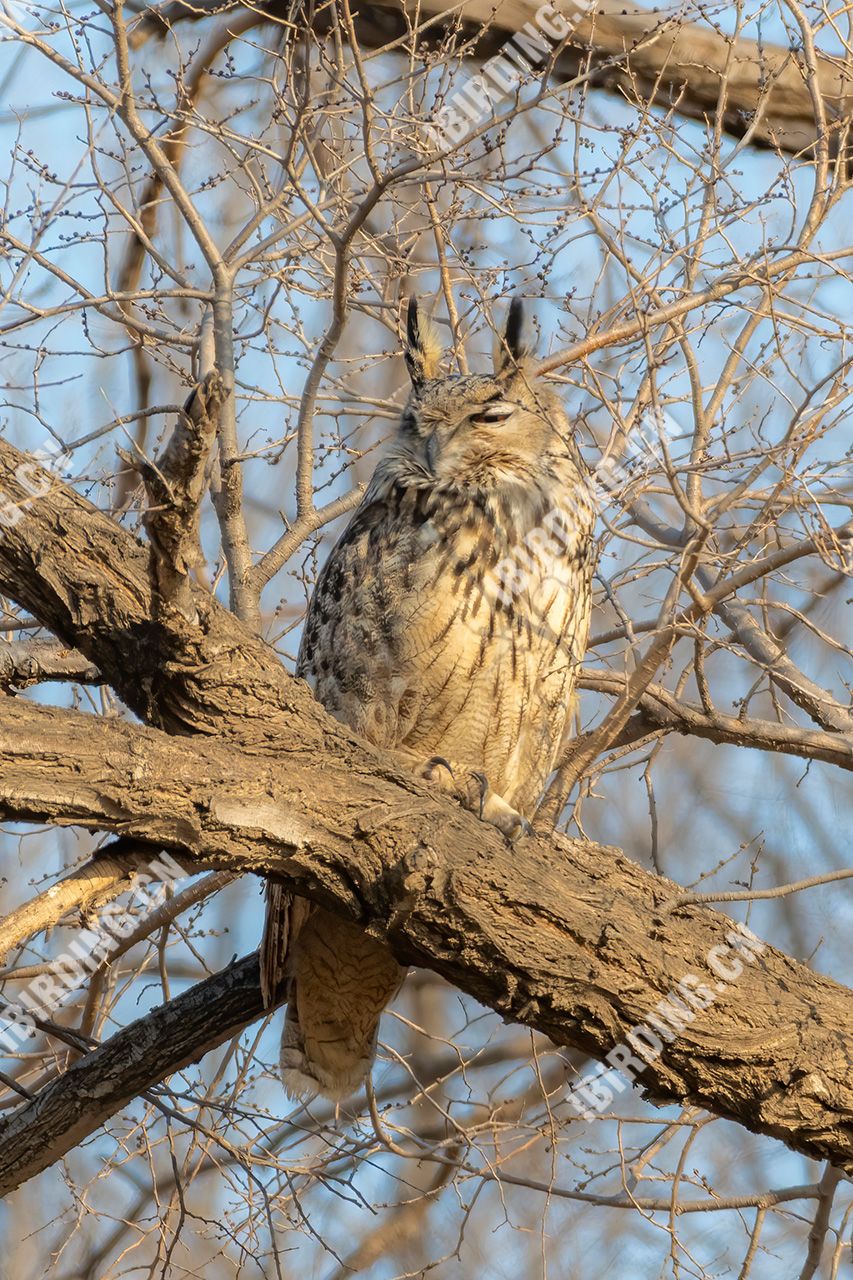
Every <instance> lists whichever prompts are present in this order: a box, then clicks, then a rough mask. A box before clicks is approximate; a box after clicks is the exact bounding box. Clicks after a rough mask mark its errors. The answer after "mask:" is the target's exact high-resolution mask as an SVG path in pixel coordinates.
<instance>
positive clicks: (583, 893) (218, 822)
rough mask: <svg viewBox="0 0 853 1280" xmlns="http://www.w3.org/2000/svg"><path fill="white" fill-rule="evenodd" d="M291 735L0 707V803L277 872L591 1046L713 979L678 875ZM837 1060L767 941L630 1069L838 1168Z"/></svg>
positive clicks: (664, 1091)
mask: <svg viewBox="0 0 853 1280" xmlns="http://www.w3.org/2000/svg"><path fill="white" fill-rule="evenodd" d="M298 732H299V730H298V725H295V724H294V725H293V726H292V727H291V731H290V735H289V738H288V739H287V740H285V741H283V742H281V743H280V744H279V746H278V749H277V750H272V749H270V750H269V751H267V752H264V753H259V752H258V750H257V748H252V749H249V750H241V749H240V748H239V747H238V746H237V745H236V744H235V743H234V742H233V741H231V742H224V743H223V742H219V741H216V740H213V739H210V738H206V737H196V738H193V739H190V740H186V739H185V740H183V741H181V742H177V741H176V740H175V739H174V738H170V737H169V736H167V735H165V734H163V733H161V732H159V731H157V730H153V729H148V728H144V727H139V726H135V725H129V724H125V723H122V722H120V721H115V720H106V719H96V718H94V717H91V716H84V715H82V714H80V713H77V712H71V711H57V710H54V709H52V708H47V707H41V706H35V705H31V704H28V703H26V702H24V701H22V700H19V699H15V700H7V701H6V702H5V703H0V764H2V771H0V815H2V816H3V817H5V818H8V819H14V820H16V821H21V820H25V821H26V820H37V821H50V822H54V823H57V824H69V823H78V824H83V825H86V826H96V827H99V828H102V829H106V830H110V831H114V832H117V833H128V834H131V835H133V836H134V837H135V838H136V839H142V840H147V841H150V842H152V843H153V844H155V845H163V844H166V845H168V846H169V847H171V848H173V849H175V850H176V851H177V852H178V855H179V857H181V858H182V859H183V860H184V862H185V865H188V864H189V863H190V862H191V863H192V864H193V866H194V867H197V868H198V869H201V868H202V867H209V866H213V867H218V868H223V869H227V870H230V871H255V872H262V873H272V874H274V875H278V876H281V877H283V878H286V879H287V880H288V882H289V885H290V887H292V888H293V890H294V891H295V892H297V893H298V894H300V895H301V896H303V897H306V898H310V899H312V900H313V901H315V902H318V903H320V904H321V905H323V906H325V907H327V908H329V909H331V910H333V911H335V912H337V913H338V914H341V915H344V916H346V917H348V918H349V919H354V920H357V921H358V922H359V923H360V924H361V925H362V926H363V927H364V928H365V929H366V930H367V931H368V932H369V933H371V934H372V935H373V936H375V937H377V938H381V939H384V940H387V941H388V942H389V944H390V945H391V947H392V948H393V950H394V952H395V954H396V955H397V957H398V958H399V959H400V960H401V962H403V963H413V964H418V965H422V966H424V967H426V968H430V969H433V970H435V971H436V972H437V973H440V974H442V975H443V976H444V977H445V978H447V979H448V980H449V981H451V982H452V983H454V984H455V985H456V986H458V987H460V988H461V989H462V990H463V991H467V992H468V993H469V994H470V995H472V996H474V997H475V998H476V999H478V1000H480V1001H481V1002H483V1003H484V1004H487V1005H489V1006H491V1007H492V1008H493V1009H495V1010H496V1011H497V1012H498V1013H500V1014H501V1015H502V1016H503V1017H505V1018H507V1019H511V1020H514V1021H518V1022H521V1023H523V1024H524V1025H526V1026H529V1027H532V1028H535V1029H537V1030H539V1031H542V1032H544V1033H545V1034H546V1035H548V1036H550V1037H551V1039H552V1040H553V1041H554V1042H555V1043H556V1044H560V1045H571V1046H573V1047H576V1048H578V1049H581V1050H583V1051H584V1052H586V1053H589V1054H590V1055H591V1056H593V1057H596V1058H598V1059H603V1058H604V1057H605V1055H606V1054H607V1052H608V1051H609V1050H611V1049H612V1048H613V1047H614V1045H616V1044H617V1043H620V1042H621V1041H623V1040H624V1039H625V1037H626V1035H627V1034H628V1033H629V1032H630V1031H631V1030H632V1028H633V1027H635V1026H636V1025H638V1024H640V1023H642V1022H643V1021H644V1020H645V1019H646V1017H647V1016H648V1015H649V1014H650V1013H653V1012H654V1010H655V1006H656V1005H657V1004H658V1003H659V1002H660V1001H661V1000H663V999H665V998H666V997H667V995H668V994H669V993H670V992H671V991H672V989H673V988H675V987H676V984H677V983H678V982H680V981H681V980H682V979H683V978H684V977H685V975H688V974H695V975H698V976H699V977H700V978H702V979H703V980H705V981H710V982H711V983H715V979H714V977H713V975H712V974H710V972H709V969H708V962H707V957H708V954H709V952H711V950H712V948H714V947H718V946H726V941H725V940H726V935H727V933H729V932H730V931H731V927H732V926H731V921H730V920H729V919H728V917H726V916H724V915H721V914H720V913H717V912H715V911H711V910H708V909H707V908H703V907H697V906H693V905H689V904H680V900H681V899H682V898H683V890H682V889H681V888H680V887H679V886H678V885H675V884H673V883H672V882H671V881H668V880H665V879H663V878H662V877H656V876H652V875H650V874H649V873H648V872H646V871H644V870H643V869H642V868H641V867H639V866H637V865H636V864H635V863H633V862H630V861H629V860H628V859H626V858H625V857H623V856H622V855H621V854H620V853H619V852H618V851H617V850H614V849H609V848H606V847H605V846H602V845H598V844H595V843H592V842H587V841H580V840H567V839H564V838H561V837H557V836H555V837H552V838H551V839H542V838H533V837H531V838H528V839H525V840H523V841H521V842H520V843H517V844H516V845H514V846H511V847H510V846H508V845H507V844H506V842H505V841H504V840H503V838H502V837H501V836H500V834H499V833H498V832H497V831H496V830H495V829H494V828H492V827H489V826H488V825H486V824H484V823H482V822H480V821H479V820H478V819H477V818H475V817H474V816H473V815H471V814H469V813H466V812H465V811H463V810H462V809H460V808H458V807H456V806H455V805H454V804H453V802H452V801H450V800H447V799H445V798H443V797H442V796H440V795H439V794H438V793H433V792H432V791H431V790H430V789H429V788H428V786H427V785H426V784H424V783H422V782H420V781H419V780H417V779H416V778H415V777H414V776H413V775H411V774H408V773H407V772H406V771H405V770H404V769H402V768H398V766H397V762H396V760H395V758H394V756H393V755H392V754H391V753H379V752H372V751H370V749H369V748H367V747H361V748H359V747H358V746H357V744H355V743H354V742H353V744H352V745H353V750H352V753H351V755H350V756H349V758H343V757H342V756H341V755H339V754H337V753H335V752H333V751H318V750H316V749H314V750H310V751H304V750H300V748H299V746H298ZM719 985H720V984H719V983H715V987H719ZM251 1008H255V1006H254V1005H252V1006H251ZM250 1016H251V1014H250V1012H249V1010H248V1009H247V1019H248V1018H249V1017H250ZM218 1017H219V1014H218V1011H217V1010H216V1009H215V1008H214V1009H212V1010H211V1011H210V1018H209V1019H208V1021H209V1022H213V1021H217V1019H218ZM179 1043H180V1046H181V1047H180V1053H181V1054H183V1042H182V1041H181V1042H179ZM182 1060H183V1058H181V1061H182ZM851 1061H853V993H851V992H850V991H848V990H846V989H845V988H843V987H841V986H839V985H837V984H836V983H834V982H831V981H830V980H829V979H827V978H824V977H822V976H821V975H819V974H816V973H813V972H812V971H811V970H809V969H808V968H807V967H806V966H805V965H801V964H798V963H797V962H796V961H794V960H792V959H790V958H789V957H787V956H785V955H783V954H782V953H780V952H778V951H775V950H773V949H772V948H770V947H767V948H766V949H765V950H764V951H763V953H762V956H761V962H760V965H756V966H755V967H754V968H750V969H748V970H746V971H745V972H744V973H743V975H742V976H741V978H740V980H739V982H733V983H732V984H731V985H730V986H725V984H724V986H723V990H722V991H720V992H719V994H718V997H717V999H716V1001H715V1003H714V1004H713V1005H712V1006H711V1007H710V1008H707V1009H706V1010H705V1011H704V1012H702V1013H701V1014H700V1015H699V1016H697V1018H696V1019H695V1021H693V1022H691V1023H690V1024H689V1025H687V1026H686V1027H685V1028H684V1030H683V1031H682V1032H681V1034H680V1035H678V1036H677V1037H676V1038H675V1039H674V1040H673V1041H672V1042H671V1043H668V1044H666V1045H665V1046H664V1048H663V1051H662V1053H661V1055H660V1057H658V1058H656V1059H654V1060H653V1061H652V1062H650V1063H649V1065H648V1066H647V1068H646V1069H645V1070H644V1072H643V1074H642V1082H643V1084H644V1085H645V1086H646V1087H647V1088H648V1090H649V1092H650V1094H651V1095H652V1096H653V1097H654V1098H657V1099H660V1100H663V1101H666V1102H675V1101H678V1102H681V1103H689V1104H693V1105H699V1106H704V1107H708V1108H710V1109H711V1110H712V1111H715V1112H716V1113H717V1114H719V1115H723V1116H726V1117H728V1118H729V1119H732V1120H736V1121H737V1122H739V1123H741V1124H743V1125H744V1126H745V1127H747V1128H749V1129H752V1130H753V1131H755V1132H758V1133H764V1134H769V1135H771V1136H774V1137H778V1138H780V1139H782V1141H784V1142H786V1143H787V1144H788V1145H789V1146H791V1147H793V1148H795V1149H796V1150H799V1151H803V1152H805V1153H806V1154H808V1155H810V1156H813V1157H814V1158H824V1159H827V1160H830V1161H831V1162H832V1163H833V1164H836V1165H838V1166H839V1167H842V1168H846V1169H850V1170H853V1120H851V1116H853V1081H851V1075H850V1063H851ZM176 1065H177V1064H176V1063H172V1062H171V1059H170V1060H169V1067H168V1070H174V1069H175V1067H176ZM111 1070H112V1068H111ZM131 1079H132V1081H134V1082H137V1076H136V1075H135V1074H133V1073H131ZM115 1083H116V1082H115V1081H114V1082H113V1084H114V1085H115ZM128 1087H130V1086H128ZM134 1087H135V1084H134ZM98 1114H99V1115H103V1112H102V1111H100V1110H99V1111H98ZM74 1123H75V1125H77V1126H78V1128H75V1129H74V1133H75V1135H77V1134H79V1123H80V1122H79V1121H78V1120H75V1122H74ZM39 1135H40V1136H39V1141H43V1140H44V1141H45V1142H47V1139H46V1138H45V1137H44V1135H43V1133H42V1131H41V1130H39ZM2 1141H3V1139H2V1129H0V1146H2Z"/></svg>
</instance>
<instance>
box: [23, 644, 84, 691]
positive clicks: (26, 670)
mask: <svg viewBox="0 0 853 1280" xmlns="http://www.w3.org/2000/svg"><path fill="white" fill-rule="evenodd" d="M49 680H64V681H74V682H75V683H76V684H100V683H101V680H102V677H101V673H100V672H99V671H98V668H97V667H96V666H95V665H94V663H92V662H89V661H88V660H87V659H86V658H84V657H83V655H82V653H78V652H77V651H76V650H75V649H68V648H67V647H66V646H65V645H62V644H58V643H57V642H56V641H55V640H13V641H12V642H11V643H10V644H0V689H6V690H8V689H28V688H29V687H30V686H31V685H34V684H44V683H45V682H47V681H49Z"/></svg>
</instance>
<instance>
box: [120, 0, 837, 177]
mask: <svg viewBox="0 0 853 1280" xmlns="http://www.w3.org/2000/svg"><path fill="white" fill-rule="evenodd" d="M239 7H240V6H239V5H237V4H234V5H231V6H229V5H225V6H224V7H223V6H222V5H220V4H218V3H213V0H201V2H200V3H194V4H192V5H189V4H186V3H184V2H183V0H177V3H174V2H173V3H167V4H164V5H161V6H159V7H156V8H155V7H152V8H150V9H149V10H148V11H147V12H146V13H145V15H144V16H143V17H142V19H141V21H140V22H139V23H138V24H137V26H136V28H135V30H134V36H133V43H134V44H135V45H136V46H138V45H140V44H142V43H143V41H144V40H145V39H146V37H148V36H152V35H161V36H162V35H165V33H166V32H167V31H168V30H170V29H171V27H172V26H174V25H176V24H178V23H181V22H185V21H193V20H195V19H198V18H203V17H205V16H207V15H208V14H209V13H211V12H214V11H215V12H216V13H221V12H223V8H224V11H228V9H229V8H235V9H236V8H239ZM555 7H556V8H557V9H558V10H560V11H561V12H565V14H566V16H567V17H568V18H569V19H570V20H571V18H572V16H573V9H574V8H576V7H578V8H579V7H580V6H564V5H556V6H555ZM538 8H539V4H538V0H513V2H512V3H511V4H503V5H501V6H500V7H499V9H498V11H497V13H496V12H495V7H494V5H493V4H492V3H491V0H468V3H467V4H465V5H464V6H463V7H462V8H461V9H460V7H459V6H458V5H453V6H448V5H447V4H446V3H445V0H422V3H420V4H419V5H418V9H417V14H418V18H419V20H420V21H421V23H424V24H429V36H430V38H431V39H434V38H436V37H440V36H441V35H442V34H444V32H445V31H446V29H447V28H449V27H450V25H451V24H453V23H455V22H460V21H461V25H462V36H463V38H464V39H466V40H470V39H471V38H472V37H473V36H478V37H479V38H478V39H477V41H476V45H475V46H474V49H473V56H475V57H477V58H479V59H481V60H484V59H486V58H489V57H492V56H493V55H494V54H496V53H497V52H498V51H499V50H500V48H501V46H502V45H503V44H504V43H505V42H506V40H508V39H509V38H510V36H512V35H514V34H515V33H516V32H517V31H519V30H520V29H521V28H522V27H523V26H524V24H525V22H533V20H534V15H535V13H536V10H537V9H538ZM264 11H266V12H268V13H269V14H270V15H271V16H272V17H274V18H278V19H283V20H284V21H286V22H290V21H292V15H291V13H290V10H289V8H288V7H287V6H286V5H284V4H282V3H281V0H270V2H269V3H267V4H266V5H265V6H263V8H261V9H259V18H258V21H259V22H261V21H263V15H264ZM442 15H446V19H445V20H444V21H442ZM682 15H683V8H682V7H681V6H678V7H675V6H674V7H673V8H672V9H671V10H670V11H667V10H666V9H663V10H662V9H661V7H660V6H656V7H655V8H654V9H650V8H643V7H641V6H639V5H632V4H625V3H623V2H622V0H598V3H597V4H596V5H595V7H594V11H593V13H592V14H591V15H590V16H581V18H580V20H579V21H578V22H577V24H576V25H575V26H574V29H573V31H572V33H571V35H570V36H569V38H568V41H567V47H566V48H565V50H564V51H563V52H562V54H561V55H560V57H559V58H558V60H557V64H556V67H555V69H554V79H555V80H557V81H558V82H559V81H568V80H573V79H575V77H577V76H578V75H583V74H584V73H586V74H587V75H588V77H589V81H590V82H591V84H592V85H593V86H595V87H597V88H601V89H605V90H607V91H608V92H610V93H614V94H618V95H619V97H620V98H623V99H624V98H625V97H626V96H627V97H628V99H629V101H638V100H639V101H640V102H643V103H656V104H658V105H660V106H661V107H663V108H664V109H665V110H668V111H673V110H674V111H676V112H677V113H678V114H679V115H683V116H688V117H690V118H692V119H696V120H701V121H704V120H706V119H709V118H710V119H714V118H715V117H716V115H717V111H718V108H719V104H720V101H721V85H722V84H723V82H724V81H725V83H726V92H725V94H724V95H723V96H722V101H724V103H725V110H724V114H723V119H722V121H721V126H722V129H723V130H724V132H726V133H728V134H730V135H731V136H733V137H736V138H744V137H748V138H749V141H750V143H751V144H752V145H756V146H764V147H772V148H773V149H775V150H779V151H782V152H787V153H789V154H792V155H797V156H809V155H811V154H812V153H813V151H814V149H815V146H816V143H817V133H818V127H817V125H816V122H815V111H814V102H813V98H812V94H811V92H810V87H809V76H808V69H807V67H806V63H805V59H804V57H803V54H802V52H801V51H799V50H796V49H791V48H784V47H782V46H779V45H773V44H766V43H763V42H762V43H759V42H757V41H755V40H748V39H745V38H743V37H741V38H736V39H735V40H734V41H732V40H731V39H730V37H728V36H727V35H724V34H723V33H722V32H719V31H716V30H714V29H713V27H711V26H709V25H708V24H705V23H692V22H686V21H684V18H683V16H682ZM484 27H485V28H486V29H485V30H483V28H484ZM355 30H356V34H357V36H358V39H359V43H360V44H362V45H364V46H365V47H367V48H370V47H385V46H387V45H388V44H389V43H390V42H392V41H394V40H395V39H396V40H400V39H401V38H403V37H405V35H406V32H407V28H406V25H405V21H404V19H403V16H402V15H401V14H400V12H399V0H374V3H373V4H372V5H367V6H364V7H362V9H361V11H360V13H359V16H358V19H357V20H356V23H355ZM480 33H482V34H480ZM815 65H816V71H817V75H816V89H817V91H818V92H819V94H820V96H821V98H822V100H823V103H824V107H825V111H826V115H827V117H828V124H829V128H830V137H829V139H828V142H829V144H830V148H831V149H833V148H834V147H835V146H836V144H837V140H838V139H839V138H840V137H841V136H842V135H841V128H842V125H843V122H844V120H845V118H846V117H847V116H849V114H850V111H851V109H853V86H851V85H850V84H849V82H848V79H847V76H846V72H845V67H844V63H843V60H842V59H840V58H833V57H830V56H828V55H826V54H817V55H816V58H815Z"/></svg>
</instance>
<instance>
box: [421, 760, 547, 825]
mask: <svg viewBox="0 0 853 1280" xmlns="http://www.w3.org/2000/svg"><path fill="white" fill-rule="evenodd" d="M421 776H422V777H423V778H425V779H426V780H427V781H428V782H437V783H438V784H439V786H440V787H441V789H442V791H446V792H448V793H449V794H451V795H454V796H456V798H457V800H459V801H460V802H461V804H462V806H463V808H465V809H470V811H471V812H472V813H476V814H477V816H478V818H482V820H483V822H488V823H490V825H491V826H493V827H497V829H498V831H501V832H503V834H504V835H505V836H506V837H507V839H508V840H517V839H518V837H519V836H527V835H530V833H531V831H532V830H533V828H532V827H531V825H530V823H529V822H528V821H527V819H526V818H523V817H522V816H521V814H520V813H519V812H518V811H517V810H516V809H513V807H512V805H511V804H507V802H506V800H504V798H503V796H499V795H498V793H497V792H496V791H493V790H492V789H491V787H490V786H489V780H488V778H487V777H486V775H485V774H484V773H479V772H477V771H476V770H474V769H464V768H462V767H461V766H460V765H456V766H454V765H452V764H451V763H450V761H449V760H445V758H444V756H432V757H431V758H430V759H429V760H427V761H426V763H425V764H424V765H423V767H422V770H421Z"/></svg>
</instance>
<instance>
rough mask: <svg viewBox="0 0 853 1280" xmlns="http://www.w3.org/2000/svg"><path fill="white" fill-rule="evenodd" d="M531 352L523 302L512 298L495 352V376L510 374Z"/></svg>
mask: <svg viewBox="0 0 853 1280" xmlns="http://www.w3.org/2000/svg"><path fill="white" fill-rule="evenodd" d="M532 352H533V342H532V340H531V336H530V325H529V324H528V322H527V317H526V315H525V311H524V302H523V301H522V299H521V298H513V300H512V302H511V303H510V304H509V312H508V313H507V318H506V328H505V329H504V332H503V337H502V338H501V340H500V342H499V344H498V347H497V350H496V352H495V374H496V375H497V376H498V377H500V376H501V375H506V374H508V373H512V372H513V371H514V370H515V369H516V368H517V367H518V365H519V364H521V362H522V360H525V359H526V358H527V357H528V356H529V355H531V354H532Z"/></svg>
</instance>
